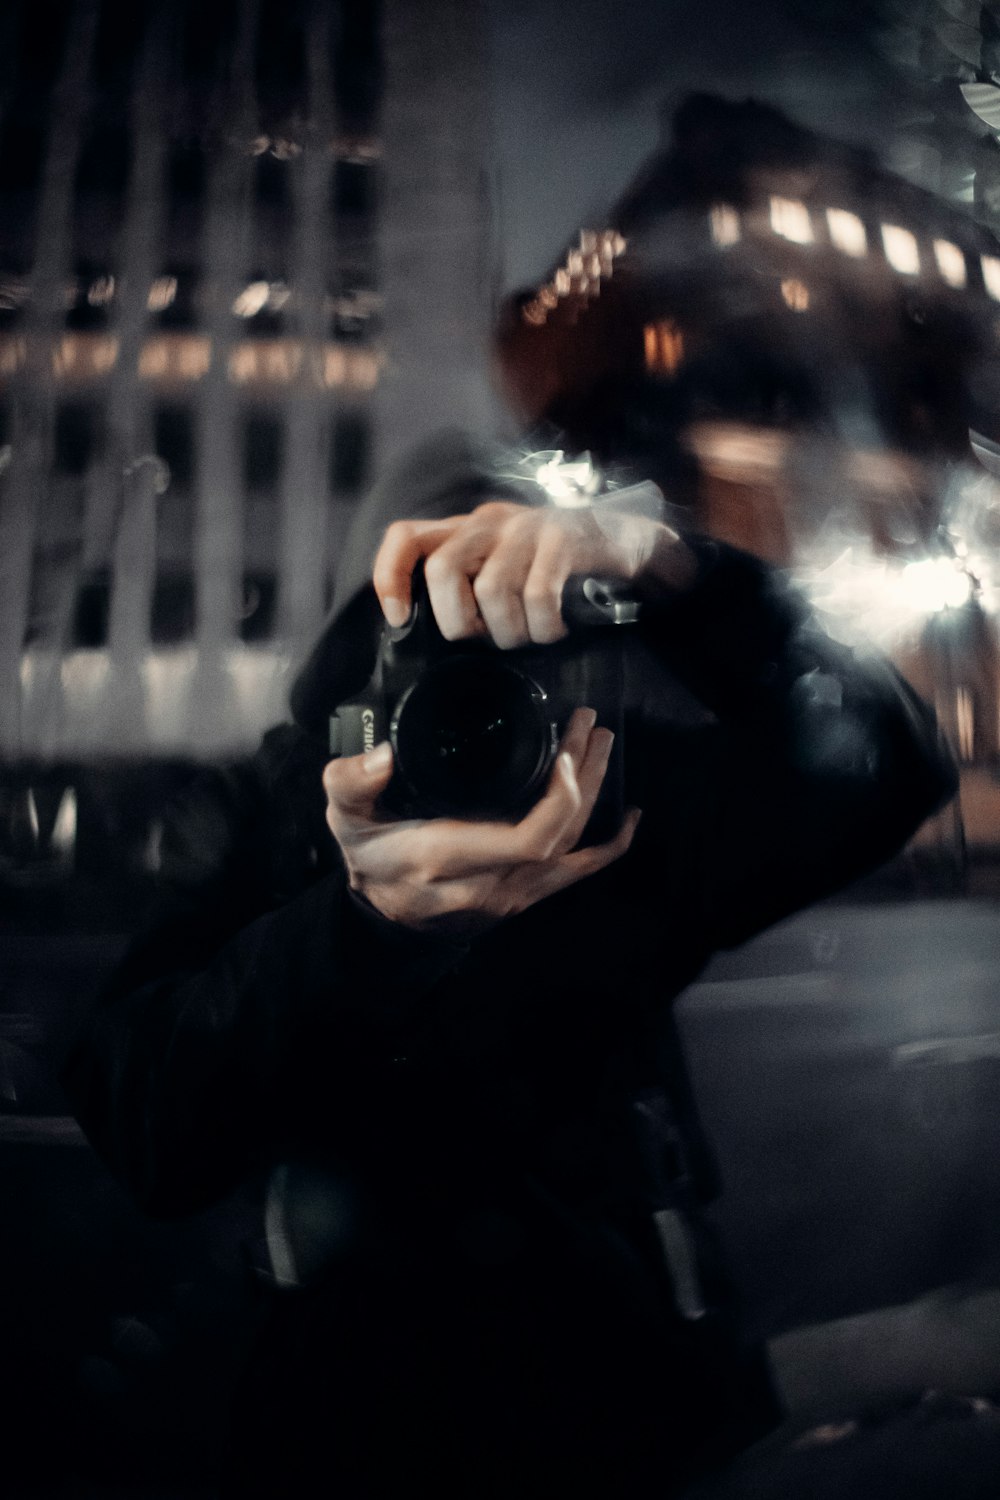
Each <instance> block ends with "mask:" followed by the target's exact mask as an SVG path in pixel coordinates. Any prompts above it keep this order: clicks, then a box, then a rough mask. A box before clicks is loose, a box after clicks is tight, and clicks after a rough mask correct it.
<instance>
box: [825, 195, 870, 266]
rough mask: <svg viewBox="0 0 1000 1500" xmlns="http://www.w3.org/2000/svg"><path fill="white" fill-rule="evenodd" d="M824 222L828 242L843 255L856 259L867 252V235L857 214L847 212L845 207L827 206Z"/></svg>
mask: <svg viewBox="0 0 1000 1500" xmlns="http://www.w3.org/2000/svg"><path fill="white" fill-rule="evenodd" d="M826 224H827V228H828V229H829V231H830V243H831V244H833V245H835V246H836V247H837V249H838V250H840V251H842V252H843V254H844V255H853V256H854V258H855V259H856V260H857V259H860V257H861V256H862V255H865V254H866V253H867V250H868V236H867V234H866V233H865V226H864V225H863V224H862V222H861V220H860V219H859V218H858V216H857V214H852V213H849V212H848V210H847V209H846V208H828V209H827V211H826Z"/></svg>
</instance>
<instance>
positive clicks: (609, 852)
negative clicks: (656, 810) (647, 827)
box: [538, 807, 642, 899]
mask: <svg viewBox="0 0 1000 1500" xmlns="http://www.w3.org/2000/svg"><path fill="white" fill-rule="evenodd" d="M641 817H642V813H641V811H640V810H639V808H637V807H630V808H629V810H628V812H627V813H626V814H625V817H624V818H623V819H622V826H621V828H620V829H619V830H618V832H617V833H616V834H615V836H614V838H612V839H609V840H608V841H607V843H605V844H594V845H592V846H591V847H589V848H587V849H574V850H573V851H572V853H570V854H564V855H563V856H562V857H561V859H558V860H555V861H553V862H552V864H550V865H549V866H548V867H547V868H546V869H544V870H543V871H542V872H540V883H541V886H542V887H543V889H542V895H546V896H551V895H554V894H555V892H556V891H562V890H565V889H566V887H567V886H571V885H575V884H576V882H577V881H578V880H585V879H586V878H587V876H588V875H596V874H597V872H598V871H599V870H604V869H606V868H607V866H608V865H613V864H614V862H615V860H616V859H621V857H622V855H623V854H625V853H627V852H628V850H629V848H630V846H631V844H632V840H633V838H634V837H635V831H636V829H637V828H638V826H639V819H640V818H641ZM538 899H541V896H539V898H538Z"/></svg>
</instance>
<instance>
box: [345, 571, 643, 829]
mask: <svg viewBox="0 0 1000 1500" xmlns="http://www.w3.org/2000/svg"><path fill="white" fill-rule="evenodd" d="M637 617H638V605H637V604H635V603H634V602H633V601H631V600H629V599H625V598H622V597H620V596H619V595H617V594H616V593H615V589H614V586H613V585H609V584H604V583H602V582H600V581H598V580H594V579H585V580H581V579H571V580H570V582H569V584H567V586H566V590H565V592H564V596H563V619H564V620H565V621H566V623H567V626H568V627H569V635H568V637H566V638H565V639H563V640H561V641H558V642H555V643H554V644H552V645H547V646H525V647H520V648H518V649H516V650H511V651H502V650H501V649H500V648H499V647H498V646H496V645H495V644H494V643H493V642H492V641H491V640H489V639H486V638H481V637H476V638H472V639H469V640H461V641H448V640H445V638H444V636H443V635H442V634H441V632H440V630H439V629H438V625H437V621H436V620H435V618H434V614H433V610H432V608H431V604H430V600H429V598H428V595H427V589H426V584H425V583H424V580H423V572H422V569H418V570H417V572H416V573H415V574H414V579H413V609H412V610H411V613H410V618H409V620H408V621H407V623H406V624H405V625H404V626H402V627H400V628H393V627H392V626H389V625H386V626H385V627H384V629H383V631H382V636H381V639H380V642H379V647H378V654H377V657H376V662H375V668H374V671H373V673H372V676H371V679H370V681H369V682H368V684H367V686H366V687H365V688H364V690H363V691H362V692H361V693H360V694H359V695H358V696H357V697H356V698H354V699H353V700H351V701H350V702H347V703H343V704H341V705H340V707H339V708H338V709H337V711H336V713H334V714H332V715H331V717H330V753H331V755H359V754H361V753H363V752H364V751H366V750H370V749H371V748H372V747H373V746H374V745H376V744H378V743H380V742H381V741H382V740H388V741H389V743H390V744H391V746H392V751H393V758H394V765H393V774H392V778H391V780H390V782H389V785H388V787H387V788H386V790H385V792H384V793H383V794H382V797H381V799H380V806H381V807H382V808H383V810H384V811H385V812H387V813H390V814H392V815H394V816H397V817H400V818H437V817H453V818H465V819H475V820H479V819H484V820H494V819H502V820H506V821H511V822H515V821H517V820H518V819H520V818H521V817H523V816H524V814H525V813H526V812H527V811H528V810H529V809H530V808H531V807H532V806H533V805H534V803H535V802H537V800H538V798H539V797H540V796H541V795H542V793H543V792H544V790H545V786H546V783H547V781H548V777H549V773H550V772H551V770H552V766H553V763H554V761H555V757H556V754H557V752H558V746H559V741H560V738H561V735H562V733H563V730H564V729H565V727H566V724H567V722H568V720H569V718H570V715H571V714H572V712H573V710H574V709H575V708H578V707H581V706H588V707H590V708H593V709H594V710H595V711H596V713H597V722H598V724H601V725H604V726H605V727H607V728H609V729H611V730H613V731H614V734H615V741H614V745H613V747H612V752H611V758H610V761H609V764H608V769H607V772H606V774H605V777H604V781H603V784H602V787H601V791H600V793H599V795H598V799H597V802H596V804H595V806H594V810H593V813H592V815H591V818H590V820H589V822H588V824H587V827H586V829H585V831H584V835H583V838H582V839H581V843H582V844H596V843H602V842H604V841H605V840H606V839H609V838H611V837H613V836H614V834H615V833H616V832H617V831H618V828H619V827H620V825H621V821H622V817H623V813H624V786H623V780H624V778H623V767H624V760H623V756H624V746H623V729H624V723H623V720H624V713H623V702H624V687H623V676H624V674H623V647H624V641H623V639H622V633H621V627H622V625H623V624H627V623H630V622H632V621H633V620H635V619H636V618H637Z"/></svg>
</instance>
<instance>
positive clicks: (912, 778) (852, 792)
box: [643, 541, 957, 947]
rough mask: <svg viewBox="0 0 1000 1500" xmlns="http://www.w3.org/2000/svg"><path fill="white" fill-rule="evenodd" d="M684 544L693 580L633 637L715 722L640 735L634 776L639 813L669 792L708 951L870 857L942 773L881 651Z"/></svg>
mask: <svg viewBox="0 0 1000 1500" xmlns="http://www.w3.org/2000/svg"><path fill="white" fill-rule="evenodd" d="M690 547H691V549H692V550H693V555H694V556H695V557H696V559H697V563H698V567H697V571H696V574H695V576H694V578H693V581H692V582H691V583H690V585H689V586H688V587H687V588H686V589H685V590H683V591H677V592H674V593H672V594H671V593H668V592H667V591H663V592H662V593H660V594H659V596H658V599H657V601H656V602H655V603H653V604H652V605H651V607H650V608H649V609H648V611H647V614H646V617H645V624H644V628H643V634H644V638H645V640H646V641H647V642H648V644H649V646H650V648H651V650H652V651H653V653H654V655H655V656H656V657H657V658H658V659H659V661H660V662H661V663H662V664H664V665H666V666H667V667H668V668H669V669H670V671H671V672H672V673H674V674H675V675H676V676H677V677H678V678H679V680H680V681H681V682H682V683H683V684H684V685H685V687H686V688H687V689H688V690H689V691H690V692H691V693H692V695H693V696H694V697H695V698H697V699H698V700H699V701H700V702H701V703H702V704H704V705H705V706H706V707H707V708H708V709H709V710H710V711H711V713H712V715H713V716H714V721H715V722H714V723H712V724H711V725H708V726H706V727H704V728H703V729H700V730H694V731H692V732H690V733H689V734H688V735H686V736H682V737H681V739H680V740H678V738H677V737H676V736H671V735H665V734H659V735H658V734H657V733H656V731H655V730H654V731H653V732H652V733H651V734H647V735H646V737H645V752H646V753H645V765H644V768H643V779H644V780H645V783H646V785H647V786H648V787H649V788H650V796H649V804H650V805H649V814H650V817H651V818H653V816H654V811H653V810H654V807H659V808H660V809H661V815H662V816H663V817H664V818H665V820H666V822H668V823H669V822H670V821H671V820H670V815H669V811H668V809H667V802H668V800H669V793H665V790H664V788H665V787H667V786H669V784H670V782H671V780H672V779H674V778H678V777H679V779H680V783H681V785H682V786H683V787H684V788H685V799H686V800H685V808H684V813H683V818H682V823H683V829H684V832H683V834H680V835H679V836H680V837H681V840H682V843H683V846H684V851H685V852H684V860H685V863H686V866H687V871H688V874H687V881H688V891H689V893H690V895H691V896H692V898H693V899H694V900H695V902H696V909H695V913H694V919H695V920H696V921H698V922H699V923H700V924H701V925H702V927H703V930H704V931H705V933H706V936H707V940H708V943H709V945H710V946H711V947H718V946H731V945H733V944H736V943H739V942H741V941H743V940H744V939H745V938H747V937H749V936H750V935H751V934H752V933H754V932H756V931H759V930H760V929H761V928H763V927H765V926H767V925H769V924H770V923H772V922H774V921H776V920H777V919H779V918H780V917H782V916H784V915H787V914H789V913H791V912H793V911H795V910H798V909H800V908H801V907H803V906H805V905H807V904H809V903H810V902H812V901H815V900H816V899H818V898H820V897H822V896H824V895H827V894H829V893H831V892H833V891H835V890H837V889H839V888H841V887H843V886H844V885H846V884H848V883H849V882H851V881H852V880H854V879H857V878H858V877H860V876H861V875H863V874H865V873H867V872H868V871H870V870H872V869H874V868H876V867H877V866H878V865H880V864H882V863H884V862H885V861H886V860H887V859H889V858H890V857H891V856H892V855H893V854H895V853H896V852H897V851H898V850H899V849H900V848H901V847H902V845H903V844H904V843H905V842H906V840H907V839H908V838H909V837H910V836H911V835H912V834H913V833H914V832H915V831H916V829H917V828H918V827H919V826H920V824H921V823H922V822H923V821H924V819H925V818H927V817H929V816H930V815H931V814H932V813H934V812H935V811H936V810H937V809H938V808H940V807H941V806H942V805H943V804H944V803H945V802H946V801H947V800H948V799H949V798H950V797H951V796H953V795H954V792H955V790H956V786H957V776H956V771H955V767H954V763H953V761H952V759H951V756H950V754H949V752H948V750H947V748H946V746H945V745H944V743H943V741H942V739H941V736H940V734H939V732H938V729H937V726H936V722H935V719H934V715H933V714H932V713H931V711H930V709H929V708H928V707H927V705H926V704H924V703H923V702H922V701H921V699H920V698H918V697H917V695H916V694H915V693H914V692H913V691H912V690H911V689H910V688H909V686H908V685H907V684H906V682H905V681H904V680H903V679H902V678H901V677H900V675H899V674H898V673H897V672H896V671H895V670H894V668H893V667H892V666H891V665H890V664H889V663H888V662H887V661H886V660H885V659H884V658H882V657H881V656H879V655H877V654H876V653H874V652H858V653H855V652H853V651H851V650H849V649H848V648H847V647H845V646H843V645H840V644H839V643H837V642H835V641H833V640H831V639H830V638H829V636H828V635H826V634H825V632H824V631H823V630H822V629H820V628H819V626H818V625H817V623H816V621H815V620H814V618H813V617H812V615H811V613H810V611H809V608H808V606H807V604H806V601H805V600H804V599H803V598H802V596H801V595H800V594H799V593H798V592H797V591H796V590H795V589H794V588H792V587H791V586H790V585H789V583H788V582H787V580H786V579H785V577H784V575H783V574H782V573H781V572H779V571H778V570H775V569H773V568H771V567H769V566H767V565H766V564H764V563H762V562H760V561H759V560H758V559H756V558H754V557H751V556H749V555H747V554H745V553H742V552H739V551H737V550H736V549H734V548H731V547H726V546H724V545H721V544H718V543H715V542H711V541H693V542H692V543H691V544H690ZM678 757H680V764H679V763H678ZM675 836H678V835H675Z"/></svg>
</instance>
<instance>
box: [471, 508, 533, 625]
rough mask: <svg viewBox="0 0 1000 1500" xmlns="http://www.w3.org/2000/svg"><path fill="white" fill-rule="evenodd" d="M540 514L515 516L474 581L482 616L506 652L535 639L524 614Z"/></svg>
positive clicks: (510, 520) (529, 512)
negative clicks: (526, 589)
mask: <svg viewBox="0 0 1000 1500" xmlns="http://www.w3.org/2000/svg"><path fill="white" fill-rule="evenodd" d="M539 526H540V522H539V516H538V512H537V511H527V512H525V511H522V512H521V514H520V515H515V516H511V517H510V518H509V519H508V521H507V524H506V525H505V526H504V527H503V528H502V530H501V531H500V532H499V534H498V535H497V536H496V538H495V542H494V546H493V548H492V550H491V551H490V553H489V555H488V557H487V558H486V559H485V561H484V562H483V563H482V565H481V567H480V568H479V570H478V573H477V575H476V577H475V579H474V581H473V585H472V587H473V592H474V593H475V596H476V603H477V604H478V606H479V613H480V614H481V615H482V617H483V620H484V621H485V623H486V628H487V630H488V631H489V633H490V636H491V637H492V639H493V640H494V641H495V642H496V644H497V645H498V646H499V647H500V648H501V650H503V651H510V650H513V649H514V648H515V647H517V646H526V645H527V644H528V642H529V641H530V639H531V635H530V632H529V630H528V620H527V616H526V615H525V611H524V589H525V584H526V582H527V579H528V574H529V573H530V571H531V567H532V563H533V562H534V557H535V548H536V545H537V542H538V532H539Z"/></svg>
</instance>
